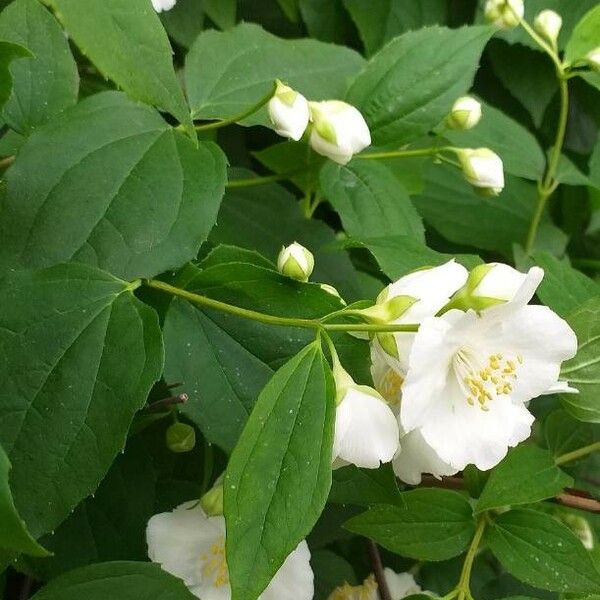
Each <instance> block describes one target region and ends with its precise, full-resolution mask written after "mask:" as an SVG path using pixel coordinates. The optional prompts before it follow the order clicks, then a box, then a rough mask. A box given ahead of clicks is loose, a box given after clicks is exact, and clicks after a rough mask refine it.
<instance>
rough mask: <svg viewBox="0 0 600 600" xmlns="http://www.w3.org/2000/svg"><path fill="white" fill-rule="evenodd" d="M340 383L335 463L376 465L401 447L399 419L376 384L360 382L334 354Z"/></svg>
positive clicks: (336, 374)
mask: <svg viewBox="0 0 600 600" xmlns="http://www.w3.org/2000/svg"><path fill="white" fill-rule="evenodd" d="M333 377H334V380H335V387H336V402H337V407H336V412H335V436H334V441H333V455H332V460H333V464H334V467H341V466H344V465H347V464H354V465H356V466H357V467H365V468H367V469H376V468H377V467H379V465H380V463H385V462H389V461H391V460H392V458H393V457H394V454H396V451H397V450H398V439H399V432H398V422H397V420H396V417H395V415H394V413H393V412H392V409H391V408H390V407H389V406H388V404H387V402H386V401H385V400H384V399H383V398H382V397H381V395H380V394H378V393H377V392H376V391H375V390H374V389H373V388H370V387H368V386H366V385H357V384H356V383H355V381H354V380H353V379H352V377H350V375H349V374H348V373H347V372H346V371H345V370H344V369H343V367H342V366H341V365H340V363H339V360H338V359H337V357H334V366H333Z"/></svg>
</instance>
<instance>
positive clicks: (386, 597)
mask: <svg viewBox="0 0 600 600" xmlns="http://www.w3.org/2000/svg"><path fill="white" fill-rule="evenodd" d="M367 548H368V549H369V558H370V559H371V566H372V568H373V573H374V575H375V581H377V589H378V590H379V598H380V600H392V595H391V594H390V588H389V587H388V584H387V581H386V580H385V573H384V571H383V563H382V562H381V555H380V554H379V548H378V547H377V544H376V543H375V542H374V541H373V540H369V539H367Z"/></svg>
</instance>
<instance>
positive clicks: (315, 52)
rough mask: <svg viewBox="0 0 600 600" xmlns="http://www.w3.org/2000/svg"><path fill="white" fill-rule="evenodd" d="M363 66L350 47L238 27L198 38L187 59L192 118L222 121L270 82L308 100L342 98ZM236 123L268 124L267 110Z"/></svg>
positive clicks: (248, 26)
mask: <svg viewBox="0 0 600 600" xmlns="http://www.w3.org/2000/svg"><path fill="white" fill-rule="evenodd" d="M224 57H226V59H225V60H224ZM363 64H364V60H363V59H362V57H361V56H360V55H359V54H357V53H356V52H354V51H353V50H350V49H349V48H345V47H343V46H334V45H331V44H325V43H323V42H318V41H315V40H310V39H302V40H283V39H280V38H277V37H275V36H274V35H272V34H270V33H268V32H266V31H265V30H264V29H262V28H261V27H259V26H258V25H254V24H251V23H243V24H241V25H238V26H237V27H234V28H233V29H231V30H230V31H227V32H223V33H221V32H218V31H205V32H204V33H202V34H201V35H200V36H199V37H198V39H197V40H196V42H195V43H194V45H193V46H192V48H191V50H190V52H189V54H188V56H187V59H186V65H185V80H186V89H187V92H188V97H189V99H190V105H191V107H192V114H193V116H194V118H195V119H222V118H226V117H230V116H233V115H237V114H239V113H241V112H243V111H244V110H246V109H248V108H250V107H251V106H252V105H253V104H256V103H257V102H258V101H259V100H260V99H261V98H262V97H263V96H265V95H266V94H268V92H269V90H270V89H272V87H273V82H274V81H275V79H281V80H282V81H285V82H286V83H287V84H288V85H290V86H291V87H293V88H294V89H296V90H298V91H299V92H300V93H302V94H303V95H305V96H306V97H307V98H310V99H311V100H323V99H329V98H340V97H343V95H344V93H345V90H346V85H347V82H348V79H349V78H351V77H353V76H354V75H356V73H357V72H358V71H359V69H360V68H361V67H362V66H363ZM241 123H242V124H243V125H256V124H257V123H261V124H267V123H268V118H267V112H266V109H262V110H261V111H259V112H257V113H255V114H253V115H251V116H249V117H247V118H246V119H244V120H243V121H242V122H241Z"/></svg>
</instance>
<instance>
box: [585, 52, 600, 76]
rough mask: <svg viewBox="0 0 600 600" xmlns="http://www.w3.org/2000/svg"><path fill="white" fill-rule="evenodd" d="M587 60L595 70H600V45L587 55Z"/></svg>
mask: <svg viewBox="0 0 600 600" xmlns="http://www.w3.org/2000/svg"><path fill="white" fill-rule="evenodd" d="M585 62H586V63H587V64H588V66H589V67H590V68H591V69H594V71H600V46H598V48H594V49H593V50H592V51H591V52H588V53H587V54H586V55H585Z"/></svg>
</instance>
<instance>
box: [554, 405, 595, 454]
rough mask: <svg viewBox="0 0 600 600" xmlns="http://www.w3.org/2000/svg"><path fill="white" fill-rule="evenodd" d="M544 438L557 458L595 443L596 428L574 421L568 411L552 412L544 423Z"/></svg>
mask: <svg viewBox="0 0 600 600" xmlns="http://www.w3.org/2000/svg"><path fill="white" fill-rule="evenodd" d="M544 437H545V438H546V443H547V444H548V448H549V449H550V451H551V452H552V455H553V456H555V457H557V456H561V455H562V454H566V453H567V452H572V451H573V450H577V449H578V448H583V447H584V446H588V445H589V444H591V443H593V442H594V441H595V439H596V437H597V436H595V435H594V427H593V426H592V425H590V424H588V423H582V422H581V421H578V420H577V419H574V418H573V417H572V416H571V415H570V414H569V413H568V412H567V411H566V410H562V409H558V410H554V411H552V412H551V413H550V414H549V415H548V416H547V417H546V420H545V421H544Z"/></svg>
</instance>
